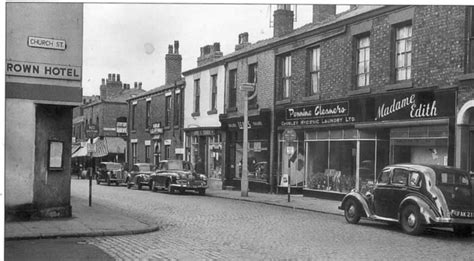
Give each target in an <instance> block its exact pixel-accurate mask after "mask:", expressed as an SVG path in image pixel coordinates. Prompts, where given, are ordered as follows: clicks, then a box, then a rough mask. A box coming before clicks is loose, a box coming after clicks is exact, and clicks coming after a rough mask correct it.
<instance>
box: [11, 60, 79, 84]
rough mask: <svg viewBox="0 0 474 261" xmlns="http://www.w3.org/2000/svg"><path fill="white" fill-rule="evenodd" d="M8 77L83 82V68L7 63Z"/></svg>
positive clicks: (16, 62)
mask: <svg viewBox="0 0 474 261" xmlns="http://www.w3.org/2000/svg"><path fill="white" fill-rule="evenodd" d="M6 75H12V76H25V77H37V78H49V79H61V80H75V81H80V80H81V78H82V77H81V67H79V66H71V65H60V64H46V63H32V62H20V61H11V60H10V61H7V64H6Z"/></svg>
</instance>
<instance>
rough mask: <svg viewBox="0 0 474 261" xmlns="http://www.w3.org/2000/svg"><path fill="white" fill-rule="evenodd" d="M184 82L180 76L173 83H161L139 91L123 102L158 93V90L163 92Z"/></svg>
mask: <svg viewBox="0 0 474 261" xmlns="http://www.w3.org/2000/svg"><path fill="white" fill-rule="evenodd" d="M184 84H185V80H184V78H181V79H179V80H177V81H175V83H173V84H168V85H166V84H165V85H161V86H158V87H155V88H153V89H151V90H149V91H146V92H144V93H141V94H139V95H137V96H135V97H131V98H129V99H127V101H126V102H125V103H128V102H130V101H131V100H137V99H141V98H143V97H147V96H151V95H153V94H156V93H159V92H164V91H167V90H169V89H172V88H176V87H179V86H183V85H184Z"/></svg>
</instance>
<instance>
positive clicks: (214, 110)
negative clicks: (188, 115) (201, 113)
mask: <svg viewBox="0 0 474 261" xmlns="http://www.w3.org/2000/svg"><path fill="white" fill-rule="evenodd" d="M212 114H217V110H216V109H212V110H210V111H208V112H207V115H212Z"/></svg>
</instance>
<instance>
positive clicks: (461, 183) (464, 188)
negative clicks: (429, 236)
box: [339, 164, 474, 236]
mask: <svg viewBox="0 0 474 261" xmlns="http://www.w3.org/2000/svg"><path fill="white" fill-rule="evenodd" d="M473 190H474V187H473V184H472V181H471V178H470V177H469V173H468V172H466V171H463V170H460V169H456V168H452V167H445V166H437V165H420V164H395V165H389V166H387V167H385V168H384V169H383V170H382V172H381V173H380V174H379V176H378V177H377V182H376V184H375V186H374V187H373V189H372V190H371V191H368V192H367V193H366V194H365V195H363V194H361V193H359V192H356V191H352V192H350V193H349V194H347V195H346V196H345V197H344V199H343V200H342V204H341V206H340V207H339V209H343V210H344V215H345V218H346V220H347V222H349V223H353V224H356V223H358V222H359V220H360V218H361V217H366V218H368V219H370V220H378V221H386V222H396V223H399V224H400V225H401V227H402V229H403V230H404V231H405V232H406V233H408V234H411V235H418V234H420V233H422V232H423V230H424V228H425V227H427V226H433V227H435V226H450V227H453V230H454V233H455V234H456V235H459V236H469V235H471V233H472V226H473V225H474V192H473Z"/></svg>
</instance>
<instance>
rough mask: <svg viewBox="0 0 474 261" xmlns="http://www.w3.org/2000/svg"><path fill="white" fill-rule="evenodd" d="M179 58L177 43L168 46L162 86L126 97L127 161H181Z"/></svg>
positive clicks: (181, 101) (182, 146)
mask: <svg viewBox="0 0 474 261" xmlns="http://www.w3.org/2000/svg"><path fill="white" fill-rule="evenodd" d="M181 63H182V57H181V54H179V42H178V41H175V42H174V46H173V45H169V46H168V53H167V54H166V56H165V68H166V73H165V84H164V85H162V86H160V87H157V88H154V89H151V90H149V91H147V92H145V93H142V94H140V95H137V96H135V97H132V98H129V99H128V100H127V102H128V113H129V119H130V120H129V124H128V132H129V139H128V151H129V153H128V158H127V162H128V163H129V164H130V165H131V164H134V163H137V162H148V163H153V164H157V163H158V162H159V161H160V160H164V159H184V132H183V106H184V104H183V92H184V86H185V83H184V80H183V79H182V77H181Z"/></svg>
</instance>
